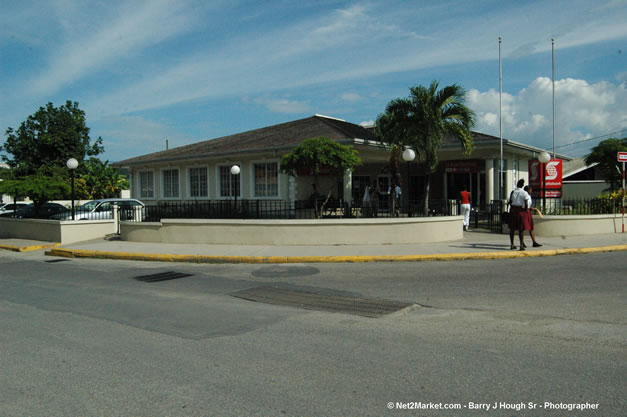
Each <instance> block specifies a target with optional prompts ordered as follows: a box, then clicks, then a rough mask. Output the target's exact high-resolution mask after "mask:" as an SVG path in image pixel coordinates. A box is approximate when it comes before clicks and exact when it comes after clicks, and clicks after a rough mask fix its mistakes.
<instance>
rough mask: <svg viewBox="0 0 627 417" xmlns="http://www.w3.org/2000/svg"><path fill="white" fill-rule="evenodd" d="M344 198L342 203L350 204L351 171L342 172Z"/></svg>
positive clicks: (351, 188)
mask: <svg viewBox="0 0 627 417" xmlns="http://www.w3.org/2000/svg"><path fill="white" fill-rule="evenodd" d="M343 184H344V196H343V197H342V198H343V199H344V201H346V202H348V203H350V202H351V200H352V198H353V171H351V170H350V169H347V170H346V171H344V179H343Z"/></svg>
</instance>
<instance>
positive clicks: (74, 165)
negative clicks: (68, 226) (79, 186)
mask: <svg viewBox="0 0 627 417" xmlns="http://www.w3.org/2000/svg"><path fill="white" fill-rule="evenodd" d="M65 165H66V166H67V167H68V169H69V170H70V178H72V220H74V170H75V169H76V168H77V167H78V161H77V160H76V159H74V158H70V159H68V160H67V162H66V163H65Z"/></svg>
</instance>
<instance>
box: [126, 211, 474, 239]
mask: <svg viewBox="0 0 627 417" xmlns="http://www.w3.org/2000/svg"><path fill="white" fill-rule="evenodd" d="M462 222H463V219H462V216H447V217H412V218H402V219H401V218H377V219H327V220H322V219H321V220H196V219H182V220H180V219H163V220H162V221H161V222H159V223H138V222H120V235H121V238H122V240H127V241H132V242H156V243H205V244H224V245H241V244H244V245H370V244H374V245H385V244H407V243H423V242H424V243H427V242H445V241H451V240H458V239H461V238H462V237H463V231H462Z"/></svg>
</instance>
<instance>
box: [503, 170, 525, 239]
mask: <svg viewBox="0 0 627 417" xmlns="http://www.w3.org/2000/svg"><path fill="white" fill-rule="evenodd" d="M524 185H525V180H524V179H521V180H518V183H517V184H516V189H515V190H514V191H512V193H511V194H510V196H509V200H508V201H507V205H509V206H511V208H510V211H509V241H510V249H512V250H513V249H516V246H515V245H514V231H516V230H517V231H518V238H519V239H520V250H525V230H529V226H528V223H529V222H528V220H527V218H526V216H525V212H526V211H527V209H528V208H529V205H530V204H531V197H530V196H529V194H527V192H526V191H525V190H523V186H524Z"/></svg>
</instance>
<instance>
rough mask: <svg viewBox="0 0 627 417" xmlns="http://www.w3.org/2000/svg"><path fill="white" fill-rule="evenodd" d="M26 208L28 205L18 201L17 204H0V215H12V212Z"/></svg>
mask: <svg viewBox="0 0 627 417" xmlns="http://www.w3.org/2000/svg"><path fill="white" fill-rule="evenodd" d="M26 206H28V203H25V202H20V201H18V202H17V203H0V214H3V213H13V212H14V211H17V210H19V209H22V208H24V207H26Z"/></svg>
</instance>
